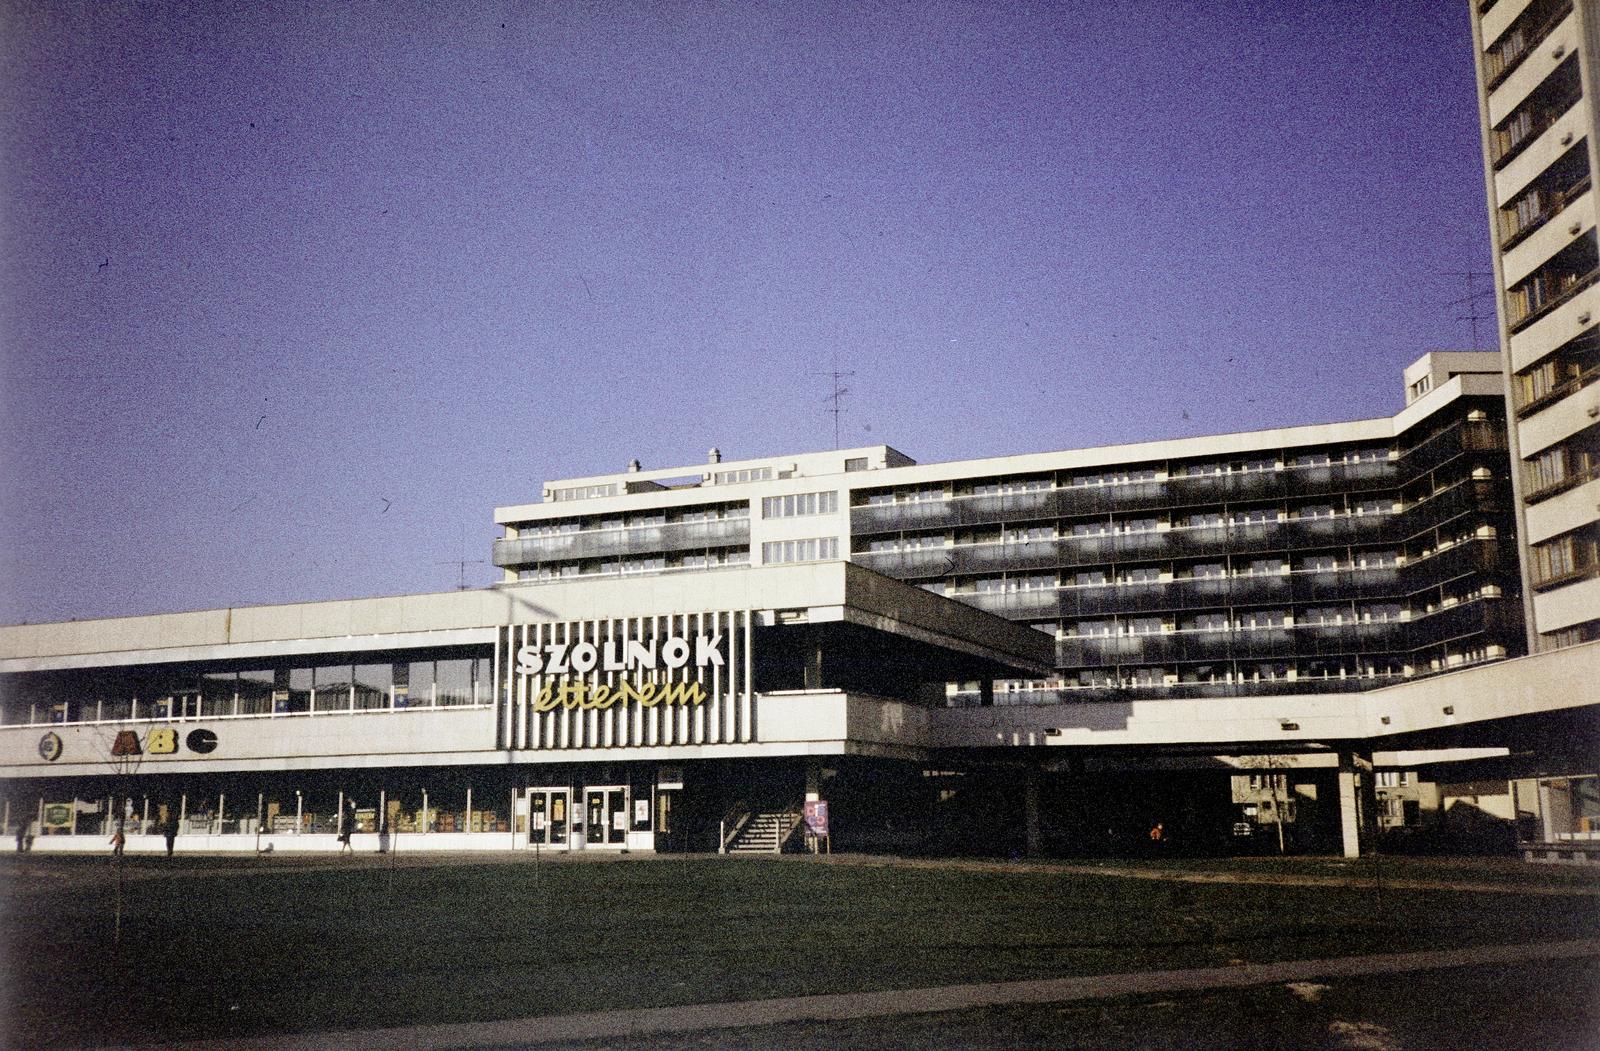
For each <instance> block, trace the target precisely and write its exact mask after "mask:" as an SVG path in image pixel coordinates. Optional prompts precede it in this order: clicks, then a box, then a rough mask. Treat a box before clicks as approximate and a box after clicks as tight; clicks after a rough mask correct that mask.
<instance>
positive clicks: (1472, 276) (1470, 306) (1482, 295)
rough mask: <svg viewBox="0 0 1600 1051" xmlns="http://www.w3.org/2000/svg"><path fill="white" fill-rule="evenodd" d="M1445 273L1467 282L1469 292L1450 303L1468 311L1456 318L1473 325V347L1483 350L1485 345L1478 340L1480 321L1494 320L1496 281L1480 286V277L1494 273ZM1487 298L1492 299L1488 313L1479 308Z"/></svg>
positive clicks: (1476, 271) (1461, 271)
mask: <svg viewBox="0 0 1600 1051" xmlns="http://www.w3.org/2000/svg"><path fill="white" fill-rule="evenodd" d="M1444 273H1445V275H1446V276H1447V277H1459V278H1461V279H1462V281H1463V282H1465V285H1466V290H1467V294H1466V295H1464V296H1462V297H1461V298H1460V299H1452V300H1451V301H1450V304H1449V305H1450V306H1453V307H1460V308H1462V309H1463V310H1465V311H1466V313H1464V314H1457V315H1456V318H1455V319H1456V320H1457V321H1466V322H1469V323H1470V324H1471V325H1472V349H1473V350H1481V349H1483V345H1482V344H1481V343H1479V342H1478V322H1480V321H1493V320H1494V317H1495V314H1494V283H1493V281H1491V282H1490V283H1489V284H1488V286H1486V287H1484V288H1479V287H1478V278H1480V277H1489V278H1492V277H1493V275H1492V274H1490V273H1489V272H1488V271H1486V270H1446V271H1444ZM1485 299H1487V300H1489V301H1490V302H1489V309H1488V312H1487V313H1484V312H1482V311H1481V310H1480V309H1479V308H1480V306H1481V305H1482V304H1483V301H1484V300H1485Z"/></svg>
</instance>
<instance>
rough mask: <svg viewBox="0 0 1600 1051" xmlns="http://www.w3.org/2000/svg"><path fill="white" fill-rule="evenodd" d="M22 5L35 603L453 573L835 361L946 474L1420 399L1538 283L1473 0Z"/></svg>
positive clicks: (8, 420) (7, 444)
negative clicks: (1451, 353)
mask: <svg viewBox="0 0 1600 1051" xmlns="http://www.w3.org/2000/svg"><path fill="white" fill-rule="evenodd" d="M0 13H3V18H4V23H3V25H0V76H3V88H0V90H3V97H0V163H3V168H0V171H3V173H4V174H3V184H0V266H3V275H0V278H3V291H0V297H3V298H0V311H3V313H0V325H3V328H0V341H3V342H0V348H3V371H0V392H3V393H0V397H3V404H0V413H3V419H0V428H3V430H0V451H3V456H4V459H3V463H0V471H3V475H0V557H3V561H0V575H3V582H0V621H4V622H17V621H23V620H29V621H38V620H49V619H64V618H69V617H89V616H98V615H108V614H127V613H145V612H158V611H167V610H176V609H195V608H205V607H212V606H225V605H249V604H256V603H262V602H279V601H298V600H308V599H318V598H336V597H347V596H356V595H376V594H394V593H401V592H407V591H429V590H447V589H449V588H450V587H452V586H454V585H455V583H456V580H457V574H458V567H457V566H456V565H454V564H448V563H449V562H450V560H454V559H461V558H468V559H484V560H486V559H488V557H489V546H490V541H491V539H492V537H493V536H494V535H495V529H494V527H493V525H492V521H491V510H492V508H493V507H494V506H495V505H497V504H509V503H522V502H528V501H532V500H535V499H537V496H538V491H539V483H540V481H541V480H543V479H545V478H553V477H562V476H570V475H581V474H593V473H600V472H605V471H612V470H620V469H621V468H623V467H624V465H625V464H626V463H627V461H628V460H629V459H631V458H633V457H638V458H639V459H640V460H642V461H643V462H644V464H645V465H646V466H647V467H657V466H671V465H676V464H688V463H698V462H701V461H702V460H703V459H704V456H705V451H706V449H707V448H708V447H709V446H712V445H716V446H719V447H720V448H721V449H722V450H723V453H724V455H725V456H726V457H727V458H729V459H734V458H744V457H752V456H761V455H766V454H772V453H781V452H793V451H801V450H810V449H818V448H829V447H832V445H833V424H832V418H831V417H830V416H829V415H827V413H826V409H827V407H828V406H827V404H826V398H827V394H828V391H829V385H830V380H829V379H828V377H827V376H826V375H825V374H826V373H827V372H828V370H830V369H832V368H834V367H836V363H837V367H838V368H840V369H846V370H853V371H854V373H855V375H854V376H853V377H851V378H850V379H849V380H848V381H847V385H848V387H849V388H850V390H851V394H850V395H849V396H848V397H847V398H846V400H845V406H846V409H847V410H848V411H847V412H846V414H845V416H844V417H843V424H842V432H843V444H845V445H847V446H848V445H866V444H879V443H886V444H889V445H893V446H895V447H896V448H899V449H901V450H902V451H904V452H906V453H907V454H909V455H911V456H913V457H915V458H916V459H918V460H920V461H923V462H930V461H936V460H949V459H964V458H969V457H976V456H992V455H1002V454H1007V453H1017V452H1030V451H1039V450H1046V449H1058V448H1071V447H1077V446H1084V445H1103V444H1111V443H1118V442H1128V441H1141V440H1147V439H1157V438H1167V437H1176V436H1182V435H1190V434H1207V433H1218V432H1225V431H1237V430H1253V429H1258V428H1263V427H1272V426H1279V425H1284V424H1295V423H1314V422H1324V421H1330V420H1340V419H1353V418H1358V417H1371V416H1386V415H1390V414H1392V413H1393V412H1395V411H1396V410H1397V409H1398V408H1399V406H1400V404H1401V403H1402V391H1401V382H1400V370H1401V368H1402V367H1403V366H1404V365H1406V364H1407V363H1408V362H1410V361H1411V360H1413V359H1414V358H1416V357H1418V356H1419V355H1421V354H1422V353H1424V352H1426V351H1428V350H1431V349H1445V348H1448V349H1462V348H1467V347H1470V346H1471V345H1472V341H1473V340H1472V333H1471V328H1470V325H1469V324H1468V322H1466V321H1463V320H1460V319H1459V318H1460V316H1461V315H1463V314H1465V313H1467V310H1466V308H1465V306H1464V305H1462V304H1461V303H1459V302H1457V300H1459V299H1460V297H1461V296H1462V295H1463V294H1464V280H1463V278H1461V277H1460V276H1456V275H1458V274H1459V273H1460V272H1462V271H1467V270H1478V271H1487V270H1488V269H1489V256H1488V232H1487V227H1486V219H1485V213H1484V200H1483V177H1482V169H1481V163H1482V162H1481V159H1480V153H1479V143H1478V130H1477V115H1476V101H1475V96H1474V85H1473V73H1472V56H1471V39H1470V32H1469V27H1468V15H1467V5H1466V3H1465V0H1456V2H1441V3H1434V2H1411V0H1407V2H1403V3H1393V4H1372V3H1340V2H1334V0H1278V2H1267V0H1259V2H1254V3H1250V2H1243V0H1237V2H1232V3H1230V2H1226V0H1214V2H1206V3H1199V2H1183V0H1177V2H1174V0H1146V2H1138V3H1133V2H1129V3H1119V2H1114V0H1112V2H1108V0H1094V2H1092V3H1091V2H1087V0H1084V2H1059V3H1054V4H1038V3H1024V2H1007V3H954V2H946V3H936V2H925V3H892V2H879V0H874V2H872V3H856V4H837V5H836V4H828V3H793V2H780V3H762V2H759V0H757V2H744V0H741V2H738V3H732V2H730V3H671V4H666V3H663V4H626V3H596V4H588V3H579V2H560V3H547V4H529V5H520V4H519V5H509V4H504V5H502V4H496V3H492V2H485V3H474V4H465V3H463V4H459V5H455V6H453V7H451V6H448V5H443V4H433V3H429V4H416V5H408V4H405V3H390V2H386V3H374V4H361V3H341V4H318V3H296V4H290V3H273V2H266V3H241V4H140V5H137V6H135V5H133V4H58V3H41V4H33V3H23V2H18V0H0ZM1480 282H1481V284H1480V287H1487V284H1488V281H1487V279H1486V278H1485V279H1480ZM1485 309H1486V310H1487V309H1488V307H1487V303H1486V306H1485ZM1480 327H1481V331H1480V335H1479V338H1478V343H1479V344H1480V345H1481V346H1484V347H1486V348H1487V347H1489V346H1491V345H1492V343H1491V341H1492V339H1493V332H1494V328H1493V322H1492V321H1487V322H1484V323H1482V325H1481V326H1480ZM466 573H467V580H468V581H469V582H470V583H474V584H484V583H488V582H490V581H491V580H493V579H495V577H496V574H495V573H494V572H493V571H492V569H491V567H489V566H487V565H482V564H479V565H469V566H467V567H466Z"/></svg>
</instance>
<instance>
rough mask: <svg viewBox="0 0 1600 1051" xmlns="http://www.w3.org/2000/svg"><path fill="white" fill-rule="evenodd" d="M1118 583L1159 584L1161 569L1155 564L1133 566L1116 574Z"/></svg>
mask: <svg viewBox="0 0 1600 1051" xmlns="http://www.w3.org/2000/svg"><path fill="white" fill-rule="evenodd" d="M1117 583H1118V584H1159V583H1161V570H1159V569H1157V568H1156V567H1155V566H1135V567H1133V568H1132V569H1124V570H1123V571H1122V572H1120V573H1118V574H1117Z"/></svg>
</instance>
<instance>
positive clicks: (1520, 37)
mask: <svg viewBox="0 0 1600 1051" xmlns="http://www.w3.org/2000/svg"><path fill="white" fill-rule="evenodd" d="M1470 4H1471V12H1472V26H1473V39H1474V43H1475V45H1476V49H1477V58H1478V62H1477V70H1478V84H1479V89H1480V90H1479V104H1480V105H1479V109H1480V114H1481V118H1482V122H1483V159H1484V172H1485V184H1486V187H1487V192H1488V203H1489V220H1490V221H1489V227H1490V236H1491V240H1492V243H1493V249H1494V251H1493V256H1494V277H1495V287H1496V290H1497V293H1498V297H1499V306H1500V346H1501V351H1502V354H1503V357H1504V362H1505V371H1506V375H1507V379H1508V391H1507V400H1508V411H1509V413H1510V416H1511V450H1512V458H1513V460H1514V462H1515V463H1516V466H1517V473H1516V476H1515V478H1514V479H1513V484H1514V486H1515V489H1516V494H1517V503H1516V513H1517V518H1518V532H1519V535H1520V536H1521V539H1522V547H1521V558H1522V561H1523V568H1524V572H1525V576H1526V579H1527V581H1528V585H1529V586H1528V589H1527V593H1526V601H1527V623H1528V629H1529V636H1530V644H1531V646H1532V648H1533V649H1535V650H1547V649H1553V648H1559V647H1562V646H1567V645H1572V644H1574V643H1578V642H1583V641H1587V640H1590V639H1596V638H1600V386H1596V385H1595V380H1596V378H1597V377H1600V287H1596V278H1597V277H1600V254H1597V250H1596V239H1595V216H1596V209H1597V207H1600V192H1597V189H1596V186H1595V179H1594V172H1595V170H1596V166H1597V163H1600V153H1597V148H1600V147H1597V139H1600V135H1597V134H1596V109H1595V98H1596V92H1597V91H1600V3H1597V2H1596V0H1470Z"/></svg>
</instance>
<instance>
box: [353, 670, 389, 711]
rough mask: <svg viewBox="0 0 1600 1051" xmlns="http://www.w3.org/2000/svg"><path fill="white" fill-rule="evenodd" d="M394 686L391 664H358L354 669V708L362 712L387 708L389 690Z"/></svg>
mask: <svg viewBox="0 0 1600 1051" xmlns="http://www.w3.org/2000/svg"><path fill="white" fill-rule="evenodd" d="M393 686H394V666H393V665H391V664H358V665H356V668H355V696H356V707H357V708H359V709H362V710H364V711H365V710H371V709H374V708H387V707H389V690H390V689H391V688H392V687H393Z"/></svg>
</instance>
